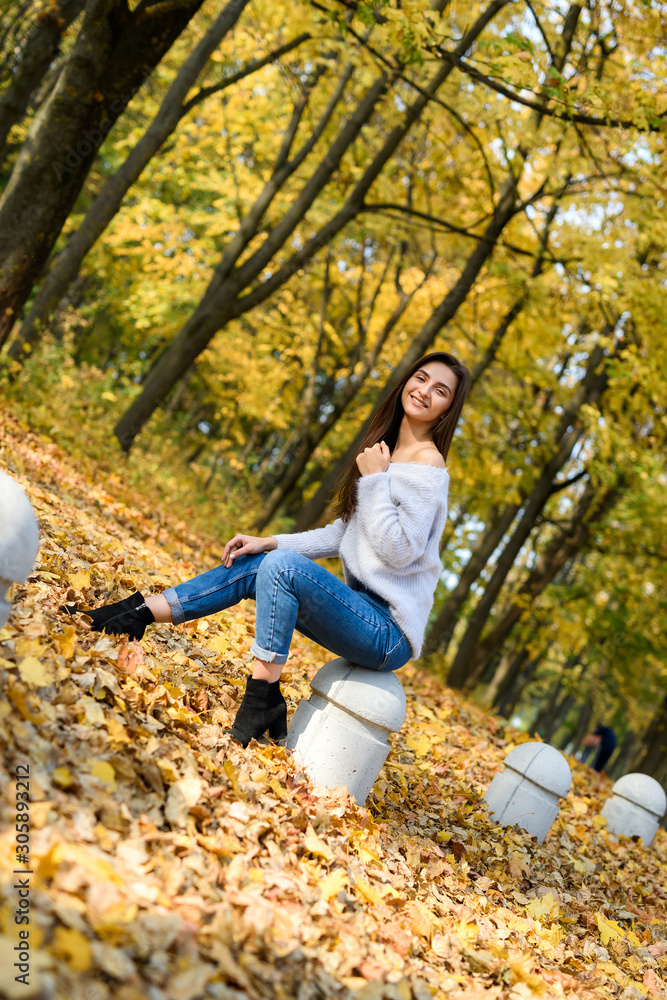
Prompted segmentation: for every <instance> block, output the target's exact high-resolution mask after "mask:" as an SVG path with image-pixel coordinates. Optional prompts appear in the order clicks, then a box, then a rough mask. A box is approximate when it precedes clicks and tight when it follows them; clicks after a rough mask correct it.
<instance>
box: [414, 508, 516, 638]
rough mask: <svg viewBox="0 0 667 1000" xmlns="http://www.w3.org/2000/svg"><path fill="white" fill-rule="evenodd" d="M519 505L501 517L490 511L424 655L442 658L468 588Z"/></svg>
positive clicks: (443, 607)
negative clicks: (434, 655) (436, 655)
mask: <svg viewBox="0 0 667 1000" xmlns="http://www.w3.org/2000/svg"><path fill="white" fill-rule="evenodd" d="M519 507H520V505H519V504H508V506H507V507H505V509H504V510H503V512H502V514H499V513H498V509H497V507H493V508H492V510H491V514H490V517H489V519H488V521H487V524H486V526H485V528H484V531H483V532H482V534H481V535H480V536H479V538H478V539H477V544H476V546H475V548H474V550H473V552H472V554H471V556H470V559H469V560H468V562H467V563H466V565H465V567H464V569H463V571H462V573H461V575H460V576H459V579H458V582H457V584H456V586H455V587H454V589H453V590H452V591H450V593H449V595H448V596H447V599H446V601H445V603H444V604H443V606H442V608H441V609H440V611H439V612H438V615H437V617H436V618H435V620H434V621H433V624H432V625H431V627H430V629H429V632H428V635H427V636H426V640H425V642H424V654H425V655H428V654H429V653H436V652H437V653H440V654H442V655H443V656H444V654H445V653H446V652H447V649H448V648H449V644H450V642H451V641H452V636H453V635H454V629H455V628H456V623H457V622H458V619H459V612H460V611H461V608H462V607H463V605H464V604H465V602H466V601H467V599H468V595H469V594H470V588H471V587H472V585H473V583H474V582H475V580H477V578H478V577H479V575H480V573H481V572H482V570H483V569H484V567H485V566H486V564H487V562H488V560H489V559H490V558H491V555H492V553H493V552H495V550H496V549H497V547H498V546H499V545H500V543H501V541H502V539H503V537H504V536H505V532H506V531H507V529H508V528H509V526H510V525H511V523H512V521H513V520H514V518H515V517H516V514H517V511H518V510H519Z"/></svg>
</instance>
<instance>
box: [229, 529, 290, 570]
mask: <svg viewBox="0 0 667 1000" xmlns="http://www.w3.org/2000/svg"><path fill="white" fill-rule="evenodd" d="M277 548H278V542H277V541H276V539H275V538H274V536H273V535H271V536H270V537H269V538H260V537H259V536H258V535H234V537H233V538H230V540H229V541H228V542H227V544H226V545H225V547H224V549H223V550H222V565H223V566H226V567H227V569H230V568H231V567H232V566H233V564H234V560H235V559H237V558H238V557H239V556H255V555H257V553H258V552H270V551H271V549H277Z"/></svg>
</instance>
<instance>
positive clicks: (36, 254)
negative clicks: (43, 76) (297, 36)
mask: <svg viewBox="0 0 667 1000" xmlns="http://www.w3.org/2000/svg"><path fill="white" fill-rule="evenodd" d="M246 2H247V0H230V2H229V4H228V5H227V9H228V10H229V12H230V14H231V15H233V17H234V18H236V17H238V15H239V14H240V13H241V11H242V9H243V7H244V6H245V3H246ZM200 5H201V0H173V2H172V0H169V2H167V0H160V2H158V3H150V2H149V0H143V2H141V3H140V4H139V5H138V6H137V7H135V8H134V10H130V9H129V8H128V6H127V3H126V0H88V2H87V3H86V7H85V11H84V16H83V20H82V24H81V28H80V30H79V34H78V35H77V38H76V41H75V43H74V45H73V46H72V48H71V50H70V52H69V53H68V56H67V59H66V61H65V64H64V65H63V67H62V70H61V71H60V74H59V76H58V79H57V81H56V83H55V86H54V87H53V90H52V91H51V93H50V95H49V96H48V98H47V99H46V100H45V101H44V103H43V105H42V106H41V107H40V109H39V112H38V114H37V115H36V117H35V119H34V121H33V123H32V126H31V128H30V131H29V133H28V136H27V138H26V139H25V141H24V143H23V145H22V147H21V151H20V153H19V156H18V158H17V161H16V163H15V164H14V168H13V170H12V173H11V176H10V178H9V182H8V184H7V186H6V188H5V190H4V192H3V195H2V198H0V346H1V345H2V344H3V343H4V342H5V341H6V339H7V337H8V336H9V334H10V331H11V329H12V327H13V326H14V323H15V320H16V318H17V317H18V315H19V313H20V311H21V309H22V308H23V305H24V304H25V302H26V300H27V299H28V296H29V295H30V292H31V291H32V288H33V285H34V283H35V281H36V280H37V278H38V277H39V274H40V273H41V271H42V268H43V267H44V264H45V263H46V261H47V259H48V257H49V254H50V253H51V250H52V249H53V246H54V244H55V242H56V240H57V238H58V235H59V234H60V231H61V230H62V227H63V225H64V223H65V220H66V219H67V217H68V215H69V213H70V211H71V209H72V207H73V205H74V202H75V200H76V198H77V195H78V194H79V191H80V190H81V187H82V185H83V183H84V181H85V179H86V177H87V175H88V172H89V170H90V167H91V164H92V162H93V160H94V158H95V155H96V153H97V150H98V148H99V146H100V145H101V143H102V141H103V140H104V138H105V136H106V135H107V133H108V132H109V130H110V129H111V128H112V127H113V125H114V123H115V122H116V120H117V119H118V117H119V115H120V114H121V113H122V112H123V111H124V110H125V108H126V107H127V105H128V104H129V102H130V100H131V99H132V97H133V95H134V94H135V93H136V91H137V89H138V88H139V87H140V86H141V84H142V83H143V82H144V80H145V79H146V77H147V76H148V74H149V73H150V72H151V70H153V69H154V68H155V66H156V65H157V64H158V63H159V62H160V60H161V59H162V56H163V55H164V54H165V52H167V51H168V50H169V48H170V47H171V45H172V44H173V42H174V41H175V39H176V38H178V36H179V35H180V33H181V32H182V31H183V29H184V28H185V27H186V25H187V24H188V23H189V21H190V19H191V17H192V16H193V14H194V13H195V12H196V11H197V10H198V9H199V7H200Z"/></svg>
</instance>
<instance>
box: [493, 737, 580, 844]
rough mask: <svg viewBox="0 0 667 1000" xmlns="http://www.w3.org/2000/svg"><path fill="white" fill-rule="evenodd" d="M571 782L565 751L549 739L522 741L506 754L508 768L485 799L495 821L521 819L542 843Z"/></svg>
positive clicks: (512, 822) (517, 821)
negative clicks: (540, 741) (544, 741)
mask: <svg viewBox="0 0 667 1000" xmlns="http://www.w3.org/2000/svg"><path fill="white" fill-rule="evenodd" d="M571 782H572V775H571V774H570V767H569V765H568V763H567V761H566V760H565V757H563V755H562V753H560V752H559V751H558V750H556V749H555V748H554V747H550V746H549V745H548V744H547V743H522V744H521V745H520V746H518V747H514V749H513V750H510V752H509V753H508V754H507V756H506V757H505V770H504V771H499V772H498V774H496V775H495V777H494V779H493V781H492V782H491V784H490V785H489V787H488V789H487V792H486V795H485V796H484V799H485V801H486V804H487V805H488V807H489V811H490V813H491V816H492V818H493V819H495V821H496V823H501V824H502V825H503V826H512V825H513V824H514V823H518V825H519V826H520V827H521V829H522V830H526V831H527V832H528V833H530V834H532V835H533V836H534V837H537V841H538V843H540V844H541V843H542V841H543V840H544V838H545V837H546V835H547V833H548V832H549V827H550V826H551V824H552V823H553V821H554V820H555V818H556V816H557V815H558V810H559V808H560V807H559V803H558V800H559V799H560V798H564V797H565V796H566V795H567V793H568V792H569V790H570V784H571Z"/></svg>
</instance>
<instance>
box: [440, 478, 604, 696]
mask: <svg viewBox="0 0 667 1000" xmlns="http://www.w3.org/2000/svg"><path fill="white" fill-rule="evenodd" d="M619 496H620V492H619V490H618V489H613V490H608V491H607V492H606V493H604V494H603V495H602V496H601V497H598V495H597V494H596V491H595V489H594V488H593V487H592V486H589V487H588V488H587V490H586V493H585V494H584V495H583V496H582V498H581V500H580V501H579V503H578V504H577V508H576V510H575V512H574V514H573V516H572V522H571V524H570V526H569V528H568V529H567V530H565V531H559V532H558V533H557V534H556V536H555V537H554V538H553V539H552V540H551V542H550V543H549V544H548V545H547V547H546V549H545V550H544V553H543V554H542V556H541V557H540V559H539V560H538V563H537V565H536V566H535V568H534V569H533V570H532V571H531V572H530V574H529V576H528V577H527V579H526V580H525V581H524V583H523V584H522V585H521V587H520V588H519V590H518V592H517V594H516V597H515V598H514V599H513V601H512V602H511V604H510V606H509V607H508V608H507V610H506V611H505V613H504V614H503V615H502V617H501V618H500V621H499V622H498V623H497V624H496V625H495V626H494V627H493V628H492V629H491V631H490V632H489V633H488V635H487V636H485V638H484V640H483V641H482V642H481V643H479V645H478V646H477V649H476V650H475V652H474V655H473V656H471V657H468V659H467V664H468V676H467V678H466V679H465V682H464V687H465V689H466V690H469V689H470V688H472V687H474V686H475V684H477V683H478V681H479V680H480V678H481V677H482V675H483V673H484V671H485V669H486V667H487V666H488V664H489V663H490V662H491V660H492V659H493V657H494V656H497V655H498V653H499V651H500V649H501V648H502V645H503V643H504V642H505V640H506V639H507V636H508V635H509V633H510V632H511V630H512V628H513V627H514V625H515V624H516V622H517V621H518V620H519V618H520V617H521V615H522V614H524V612H525V610H526V604H527V603H529V604H532V603H533V602H534V601H535V600H536V598H537V597H539V595H540V594H541V593H543V591H544V590H545V588H546V587H547V586H548V585H549V584H550V583H551V581H552V580H553V578H554V577H555V576H556V574H557V573H559V572H560V570H561V569H562V568H563V566H564V565H565V563H566V562H567V561H568V560H569V559H571V558H572V556H573V555H574V554H575V553H576V552H578V551H579V550H580V549H581V548H582V547H583V546H584V545H585V544H586V542H587V541H588V539H589V537H590V533H591V530H592V528H593V526H594V524H596V523H597V522H596V521H594V520H593V518H592V517H591V516H590V514H591V509H592V508H595V507H596V506H597V510H596V511H595V513H596V516H597V518H598V520H599V518H600V517H601V516H602V515H603V514H605V513H607V511H609V510H610V508H611V507H612V506H613V505H614V504H615V503H617V502H618V499H619ZM503 555H504V552H503ZM482 600H483V598H482ZM476 616H477V608H475V617H476ZM473 624H474V625H475V626H477V620H475V622H474V623H473ZM477 634H479V632H478V633H477ZM464 639H465V636H464ZM461 645H463V643H461ZM460 648H461V647H459V652H460ZM457 657H458V653H457ZM455 662H456V661H455ZM452 669H453V668H452Z"/></svg>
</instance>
